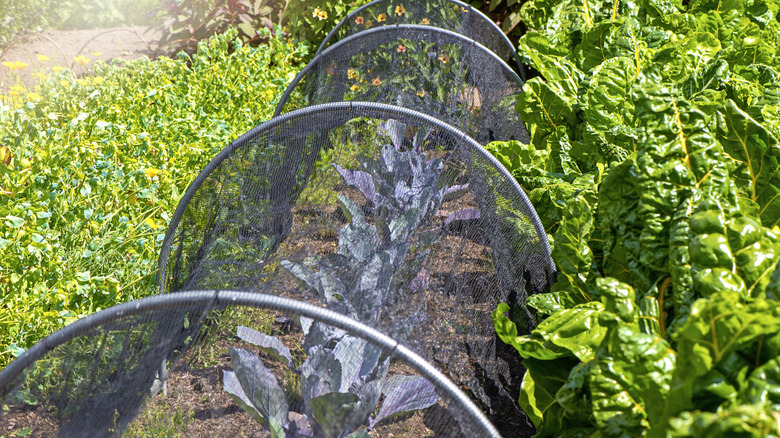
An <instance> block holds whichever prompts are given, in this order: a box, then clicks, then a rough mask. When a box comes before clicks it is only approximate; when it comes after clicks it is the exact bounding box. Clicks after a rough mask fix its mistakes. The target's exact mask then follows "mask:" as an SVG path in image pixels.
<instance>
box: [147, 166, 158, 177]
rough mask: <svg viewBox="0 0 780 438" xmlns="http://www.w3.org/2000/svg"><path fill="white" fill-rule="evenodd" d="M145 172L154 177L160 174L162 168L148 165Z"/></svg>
mask: <svg viewBox="0 0 780 438" xmlns="http://www.w3.org/2000/svg"><path fill="white" fill-rule="evenodd" d="M144 173H146V174H147V175H149V178H154V177H155V176H157V175H159V173H160V169H155V168H153V167H148V168H146V170H144Z"/></svg>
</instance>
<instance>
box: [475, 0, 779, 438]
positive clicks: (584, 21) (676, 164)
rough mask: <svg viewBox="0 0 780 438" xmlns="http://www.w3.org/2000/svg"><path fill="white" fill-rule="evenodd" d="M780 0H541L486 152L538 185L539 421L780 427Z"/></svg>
mask: <svg viewBox="0 0 780 438" xmlns="http://www.w3.org/2000/svg"><path fill="white" fill-rule="evenodd" d="M779 10H780V4H778V3H777V2H776V1H764V0H749V1H743V2H721V1H707V0H693V1H690V2H676V1H665V0H642V1H636V2H635V1H622V2H621V1H595V2H592V1H587V2H584V3H580V2H572V1H563V0H534V1H530V2H527V3H526V4H525V5H524V6H523V8H522V11H521V13H522V16H523V20H524V21H525V25H526V26H527V27H528V28H529V29H530V30H529V32H528V33H527V34H526V35H525V36H523V38H521V40H520V43H519V48H520V54H521V57H523V58H524V59H525V61H526V62H528V63H529V64H530V65H532V66H533V67H534V68H535V69H536V70H537V71H538V72H539V73H540V74H541V76H540V77H537V78H534V79H532V80H529V81H528V82H527V83H526V84H525V86H524V93H523V95H522V97H521V98H520V102H519V104H518V111H519V112H520V113H521V114H522V117H523V119H524V121H525V122H526V124H527V126H528V129H529V132H530V133H531V136H532V141H531V143H530V144H521V143H496V144H493V145H491V146H490V148H491V150H492V152H493V153H494V154H495V155H496V156H497V157H498V158H499V159H500V160H501V161H503V162H504V164H505V165H506V166H507V167H508V168H510V169H511V170H512V172H513V173H514V175H515V176H516V178H517V179H518V180H519V181H520V182H521V184H522V185H523V186H524V188H525V189H526V191H527V192H528V193H529V197H530V198H531V200H532V202H533V203H534V206H535V207H536V209H537V211H538V212H539V214H540V217H541V219H542V221H543V223H544V225H545V227H546V229H547V230H548V232H549V233H550V234H552V235H553V237H554V238H553V240H554V242H553V253H552V255H553V258H554V260H555V262H556V265H557V267H558V280H557V283H556V284H555V285H554V286H553V288H552V291H551V292H550V293H548V294H543V295H537V296H534V297H531V298H530V299H529V300H528V303H529V304H530V305H531V306H532V307H534V308H535V309H536V310H537V311H538V313H539V315H540V316H541V317H546V319H544V320H543V321H542V322H541V323H540V324H539V325H538V327H537V328H536V329H535V330H534V331H533V332H532V333H531V334H530V335H528V336H518V334H517V329H516V327H515V324H514V323H513V321H511V320H510V319H509V318H507V317H506V316H504V313H505V312H506V311H507V310H508V306H506V305H501V306H499V308H498V309H497V310H496V312H494V314H493V316H494V322H495V326H496V330H497V332H498V334H499V336H500V337H501V339H502V340H504V341H505V342H507V343H509V344H511V345H513V346H514V347H515V348H516V349H517V351H518V352H519V353H520V354H521V356H522V357H523V359H524V361H523V363H524V365H525V367H526V368H527V370H528V371H527V373H526V375H525V378H524V380H523V383H522V391H521V394H520V399H519V402H520V405H521V407H522V408H523V409H524V411H525V412H526V413H527V414H528V415H529V417H530V418H531V420H532V421H533V422H534V424H535V425H536V427H537V430H538V435H539V436H553V435H555V436H558V435H563V436H586V435H593V434H595V435H599V436H645V435H647V436H737V435H739V436H756V437H758V436H761V437H764V436H778V435H780V430H778V428H777V414H776V413H777V410H778V406H780V399H778V397H777V395H776V394H777V392H778V389H780V380H778V379H777V377H776V376H777V375H778V373H780V364H778V358H780V337H778V334H777V333H778V331H777V329H776V324H777V323H778V315H780V303H778V301H777V300H778V292H777V291H778V288H779V287H780V284H778V280H780V270H778V262H779V261H780V242H779V241H778V231H780V229H779V228H778V223H780V165H779V164H780V162H779V161H778V160H780V148H779V147H778V146H779V145H778V138H780V119H779V118H778V114H779V113H780V85H778V84H780V81H778V79H780V63H778V56H777V55H778V35H779V34H780V23H778V20H777V14H778V12H779Z"/></svg>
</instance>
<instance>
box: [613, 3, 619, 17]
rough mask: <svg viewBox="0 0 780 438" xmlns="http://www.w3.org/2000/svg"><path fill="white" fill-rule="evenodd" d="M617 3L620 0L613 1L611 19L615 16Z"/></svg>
mask: <svg viewBox="0 0 780 438" xmlns="http://www.w3.org/2000/svg"><path fill="white" fill-rule="evenodd" d="M618 3H620V0H615V2H614V3H613V4H612V19H613V20H614V19H615V18H617V10H618Z"/></svg>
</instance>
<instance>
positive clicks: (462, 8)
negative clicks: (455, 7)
mask: <svg viewBox="0 0 780 438" xmlns="http://www.w3.org/2000/svg"><path fill="white" fill-rule="evenodd" d="M460 10H461V11H463V12H468V11H469V10H468V8H467V7H465V6H461V7H460Z"/></svg>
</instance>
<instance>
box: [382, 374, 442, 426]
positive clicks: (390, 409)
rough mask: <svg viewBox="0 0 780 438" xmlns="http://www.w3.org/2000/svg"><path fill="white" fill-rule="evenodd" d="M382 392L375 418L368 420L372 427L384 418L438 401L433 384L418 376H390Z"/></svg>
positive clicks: (423, 407)
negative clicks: (382, 399)
mask: <svg viewBox="0 0 780 438" xmlns="http://www.w3.org/2000/svg"><path fill="white" fill-rule="evenodd" d="M382 393H383V394H384V395H385V401H384V402H382V408H381V409H380V410H379V413H378V414H377V415H376V418H374V419H373V420H371V421H370V422H369V427H370V428H372V429H373V428H374V426H376V424H377V423H379V422H380V421H382V420H383V419H385V418H390V417H392V416H394V415H398V414H402V413H404V412H411V411H416V410H419V409H425V408H427V407H429V406H432V405H434V404H436V402H438V401H439V395H438V394H436V388H434V386H433V384H432V383H431V382H429V381H428V380H427V379H425V378H423V377H420V376H402V375H396V376H392V377H390V378H389V379H387V382H386V383H385V386H384V388H383V389H382Z"/></svg>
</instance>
